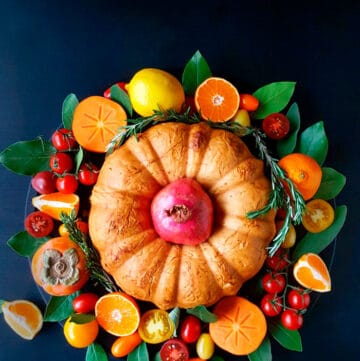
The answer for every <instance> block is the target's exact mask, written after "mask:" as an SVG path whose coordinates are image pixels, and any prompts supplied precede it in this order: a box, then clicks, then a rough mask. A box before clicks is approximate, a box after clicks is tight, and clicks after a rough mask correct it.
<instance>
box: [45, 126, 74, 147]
mask: <svg viewBox="0 0 360 361" xmlns="http://www.w3.org/2000/svg"><path fill="white" fill-rule="evenodd" d="M51 142H52V144H53V146H54V147H55V149H56V150H58V151H69V150H72V149H74V148H75V147H76V146H77V142H76V140H75V137H74V134H73V132H72V131H71V130H70V129H66V128H60V129H58V130H56V131H55V132H54V133H53V135H52V136H51Z"/></svg>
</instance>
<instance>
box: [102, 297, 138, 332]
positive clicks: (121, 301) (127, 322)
mask: <svg viewBox="0 0 360 361" xmlns="http://www.w3.org/2000/svg"><path fill="white" fill-rule="evenodd" d="M95 316H96V319H97V321H98V323H99V325H100V326H101V327H102V328H103V329H104V330H105V331H107V332H108V333H110V334H112V335H115V336H128V335H131V334H132V333H134V332H135V331H136V330H137V328H138V326H139V323H140V309H139V306H138V304H137V302H136V301H135V300H134V299H133V298H132V297H131V296H129V295H127V294H126V293H124V292H112V293H107V294H106V295H104V296H102V297H100V298H99V300H98V301H97V303H96V305H95Z"/></svg>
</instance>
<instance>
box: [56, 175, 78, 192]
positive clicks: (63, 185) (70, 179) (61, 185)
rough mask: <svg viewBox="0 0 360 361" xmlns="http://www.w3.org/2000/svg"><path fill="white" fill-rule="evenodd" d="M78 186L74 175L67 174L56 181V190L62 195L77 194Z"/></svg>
mask: <svg viewBox="0 0 360 361" xmlns="http://www.w3.org/2000/svg"><path fill="white" fill-rule="evenodd" d="M78 185H79V184H78V181H77V179H76V177H75V176H74V175H73V174H65V175H64V176H63V177H59V178H58V179H57V180H56V189H57V190H58V191H59V192H61V193H66V194H71V193H75V192H76V190H77V188H78Z"/></svg>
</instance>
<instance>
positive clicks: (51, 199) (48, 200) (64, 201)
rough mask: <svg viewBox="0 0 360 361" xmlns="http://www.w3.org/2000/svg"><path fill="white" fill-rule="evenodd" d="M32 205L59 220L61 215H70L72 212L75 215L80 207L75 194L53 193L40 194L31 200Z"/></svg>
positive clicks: (78, 199)
mask: <svg viewBox="0 0 360 361" xmlns="http://www.w3.org/2000/svg"><path fill="white" fill-rule="evenodd" d="M32 205H33V206H34V207H35V208H37V209H38V210H39V211H42V212H44V213H46V214H48V215H49V216H51V217H53V218H54V219H57V220H60V215H61V213H65V214H67V215H70V214H71V212H72V211H73V210H74V212H75V215H77V213H78V211H79V207H80V198H79V196H78V195H77V194H74V193H70V194H65V193H61V192H55V193H50V194H40V195H38V196H35V197H33V198H32Z"/></svg>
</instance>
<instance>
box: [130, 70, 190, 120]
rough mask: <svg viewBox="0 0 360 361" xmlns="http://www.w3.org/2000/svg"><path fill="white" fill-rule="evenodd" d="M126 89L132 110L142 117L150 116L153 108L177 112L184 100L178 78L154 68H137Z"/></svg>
mask: <svg viewBox="0 0 360 361" xmlns="http://www.w3.org/2000/svg"><path fill="white" fill-rule="evenodd" d="M126 90H127V92H128V94H129V97H130V101H131V104H132V106H133V108H134V110H135V111H136V113H138V114H139V115H141V116H143V117H147V116H151V115H152V114H153V113H154V110H163V111H165V110H169V109H172V110H175V111H177V112H179V111H180V110H181V107H182V105H183V104H184V102H185V94H184V89H183V87H182V85H181V83H180V82H179V80H178V79H176V78H175V77H174V76H173V75H171V74H170V73H168V72H166V71H164V70H160V69H156V68H145V69H141V70H139V71H138V72H137V73H136V74H135V75H134V76H133V77H132V78H131V80H130V82H129V83H128V84H127V85H126Z"/></svg>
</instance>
